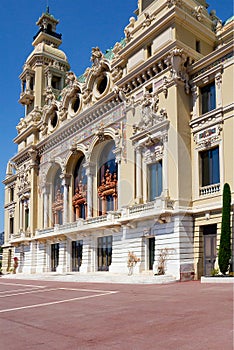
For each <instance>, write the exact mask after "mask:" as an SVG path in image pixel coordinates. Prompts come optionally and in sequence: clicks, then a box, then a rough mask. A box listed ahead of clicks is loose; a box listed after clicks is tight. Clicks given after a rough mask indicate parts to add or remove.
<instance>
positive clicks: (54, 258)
mask: <svg viewBox="0 0 234 350" xmlns="http://www.w3.org/2000/svg"><path fill="white" fill-rule="evenodd" d="M58 264H59V243H56V244H51V271H52V272H56V268H57V266H58Z"/></svg>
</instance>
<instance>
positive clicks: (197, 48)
mask: <svg viewBox="0 0 234 350" xmlns="http://www.w3.org/2000/svg"><path fill="white" fill-rule="evenodd" d="M196 51H197V52H199V53H201V42H200V41H199V40H196Z"/></svg>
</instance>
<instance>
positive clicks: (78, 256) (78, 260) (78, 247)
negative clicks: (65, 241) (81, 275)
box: [72, 240, 83, 271]
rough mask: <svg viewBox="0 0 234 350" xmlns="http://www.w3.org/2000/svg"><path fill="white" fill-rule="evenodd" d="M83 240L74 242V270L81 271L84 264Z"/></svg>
mask: <svg viewBox="0 0 234 350" xmlns="http://www.w3.org/2000/svg"><path fill="white" fill-rule="evenodd" d="M82 250H83V241H82V240H80V241H73V242H72V271H80V266H81V264H82Z"/></svg>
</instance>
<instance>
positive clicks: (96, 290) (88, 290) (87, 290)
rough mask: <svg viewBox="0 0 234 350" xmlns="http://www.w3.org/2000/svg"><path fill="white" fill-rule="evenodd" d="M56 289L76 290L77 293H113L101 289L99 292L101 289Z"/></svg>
mask: <svg viewBox="0 0 234 350" xmlns="http://www.w3.org/2000/svg"><path fill="white" fill-rule="evenodd" d="M58 289H64V290H78V291H79V292H97V293H112V292H114V291H113V290H103V289H102V290H101V289H83V288H65V287H60V288H58ZM116 293H117V292H116Z"/></svg>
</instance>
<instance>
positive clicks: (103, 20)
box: [0, 0, 233, 232]
mask: <svg viewBox="0 0 234 350" xmlns="http://www.w3.org/2000/svg"><path fill="white" fill-rule="evenodd" d="M48 1H49V6H50V12H51V13H52V14H53V15H54V16H55V18H57V19H59V20H60V24H59V25H58V28H57V31H58V32H59V33H62V35H63V44H62V46H61V49H62V50H63V51H64V52H65V53H66V55H67V57H68V60H69V63H70V65H71V70H72V71H74V72H75V73H76V75H80V74H82V73H83V72H84V70H85V69H86V67H88V66H90V56H91V49H92V47H94V46H99V47H100V48H101V50H102V51H105V50H106V49H108V48H110V47H112V46H113V45H114V44H115V43H116V41H119V40H120V39H121V38H122V37H124V34H123V30H124V27H125V26H126V25H127V24H128V20H129V18H130V17H131V16H132V15H133V12H134V10H135V9H136V7H137V0H112V1H110V0H101V1H98V2H97V1H94V0H86V1H77V0H66V1H65V0H48ZM208 3H209V4H210V7H209V9H208V10H209V11H210V10H211V9H216V13H217V15H218V16H219V17H220V18H221V19H222V20H223V21H225V20H226V19H227V18H229V17H231V16H232V14H233V0H209V1H208ZM46 4H47V0H20V1H19V0H1V2H0V43H1V49H0V50H1V51H0V52H1V54H0V67H1V75H0V81H1V85H0V149H1V152H0V232H2V231H3V212H4V209H3V206H4V186H3V185H2V183H1V181H2V180H3V179H4V178H5V170H6V165H7V161H8V160H9V158H11V157H12V156H13V155H14V154H15V153H16V150H17V149H16V145H14V143H13V142H12V140H13V139H14V137H15V136H16V135H17V133H16V128H15V127H16V125H17V124H18V122H19V119H20V118H21V117H23V116H24V109H23V107H22V106H21V105H20V104H18V102H17V101H18V99H19V95H20V80H19V79H18V76H19V75H20V73H21V72H22V67H23V64H24V62H25V59H26V58H27V56H28V55H29V54H30V52H31V51H32V37H33V35H35V34H36V32H37V30H38V28H37V26H36V24H35V22H36V21H37V20H38V18H39V17H40V15H41V14H42V12H44V11H45V9H46Z"/></svg>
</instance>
